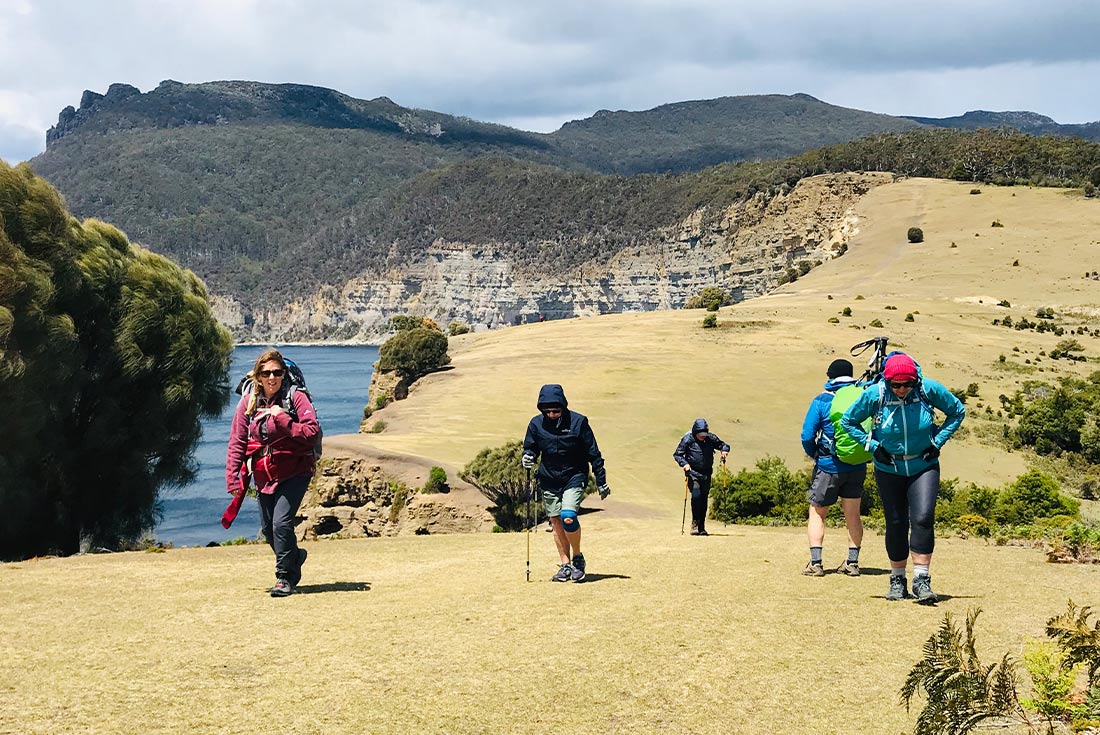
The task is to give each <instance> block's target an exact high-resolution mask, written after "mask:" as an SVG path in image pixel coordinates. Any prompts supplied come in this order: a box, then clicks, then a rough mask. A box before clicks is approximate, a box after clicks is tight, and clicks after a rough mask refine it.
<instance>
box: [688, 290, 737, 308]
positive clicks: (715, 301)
mask: <svg viewBox="0 0 1100 735" xmlns="http://www.w3.org/2000/svg"><path fill="white" fill-rule="evenodd" d="M732 303H733V299H731V298H730V295H729V293H727V292H726V290H725V289H723V288H719V287H718V286H707V287H706V288H704V289H703V290H702V291H700V292H699V294H698V295H696V296H692V297H691V298H690V299H688V300H687V303H685V304H684V308H685V309H707V310H708V311H718V309H719V308H720V307H723V306H729V305H730V304H732Z"/></svg>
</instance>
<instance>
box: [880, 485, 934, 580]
mask: <svg viewBox="0 0 1100 735" xmlns="http://www.w3.org/2000/svg"><path fill="white" fill-rule="evenodd" d="M875 484H877V485H878V495H879V497H880V498H882V512H883V514H884V515H885V516H886V555H887V556H889V557H890V561H905V560H907V559H908V558H909V552H910V551H912V552H913V553H915V554H931V553H932V551H933V549H935V548H936V537H935V535H934V533H933V526H934V525H935V522H936V495H937V494H938V493H939V491H940V466H939V465H938V464H936V465H932V466H931V467H929V468H928V469H926V470H925V471H924V472H921V473H920V474H919V475H914V476H913V477H905V476H904V475H893V474H890V473H889V472H883V471H881V470H879V469H876V470H875Z"/></svg>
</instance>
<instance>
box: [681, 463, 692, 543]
mask: <svg viewBox="0 0 1100 735" xmlns="http://www.w3.org/2000/svg"><path fill="white" fill-rule="evenodd" d="M690 495H691V476H690V475H689V474H688V473H686V472H685V473H684V517H683V518H681V519H680V535H681V536H683V535H684V524H685V523H687V517H688V497H689V496H690Z"/></svg>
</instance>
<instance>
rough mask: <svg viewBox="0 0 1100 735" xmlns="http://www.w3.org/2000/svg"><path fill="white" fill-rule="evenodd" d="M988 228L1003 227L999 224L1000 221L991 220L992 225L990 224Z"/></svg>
mask: <svg viewBox="0 0 1100 735" xmlns="http://www.w3.org/2000/svg"><path fill="white" fill-rule="evenodd" d="M990 227H1004V225H1002V224H1001V221H1000V220H997V219H995V220H993V224H991V225H990Z"/></svg>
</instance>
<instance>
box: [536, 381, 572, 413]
mask: <svg viewBox="0 0 1100 735" xmlns="http://www.w3.org/2000/svg"><path fill="white" fill-rule="evenodd" d="M536 406H537V407H538V408H546V407H547V406H561V407H562V408H568V407H569V401H567V400H565V391H564V390H562V387H561V386H560V385H558V384H557V383H548V384H547V385H544V386H542V388H540V389H539V402H538V403H537V404H536Z"/></svg>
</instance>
